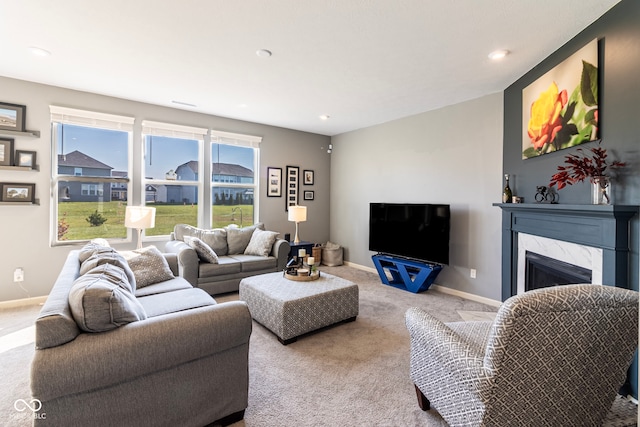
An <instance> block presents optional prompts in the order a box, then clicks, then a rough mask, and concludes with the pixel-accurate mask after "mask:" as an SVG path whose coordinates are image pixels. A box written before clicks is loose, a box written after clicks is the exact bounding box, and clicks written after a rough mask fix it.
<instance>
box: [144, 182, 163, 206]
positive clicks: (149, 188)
mask: <svg viewBox="0 0 640 427" xmlns="http://www.w3.org/2000/svg"><path fill="white" fill-rule="evenodd" d="M144 201H145V202H148V203H155V202H161V201H163V200H159V199H158V188H157V187H156V186H154V185H150V184H147V185H145V186H144Z"/></svg>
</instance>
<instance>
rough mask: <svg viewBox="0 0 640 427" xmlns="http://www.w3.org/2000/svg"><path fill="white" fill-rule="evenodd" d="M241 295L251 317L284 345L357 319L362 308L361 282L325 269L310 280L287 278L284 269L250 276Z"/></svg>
mask: <svg viewBox="0 0 640 427" xmlns="http://www.w3.org/2000/svg"><path fill="white" fill-rule="evenodd" d="M239 296H240V300H242V301H245V302H246V303H247V305H248V306H249V311H250V312H251V317H253V319H254V320H255V321H256V322H258V323H260V324H261V325H263V326H265V327H266V328H267V329H269V330H270V331H271V332H273V333H274V334H275V335H276V336H277V337H278V340H279V341H280V342H281V343H282V344H284V345H287V344H290V343H292V342H294V341H296V339H297V338H298V337H299V336H300V335H303V334H305V333H307V332H311V331H315V330H317V329H320V328H323V327H325V326H329V325H333V324H335V323H339V322H347V321H353V320H356V317H357V316H358V309H359V302H358V285H356V284H355V283H353V282H350V281H348V280H345V279H341V278H340V277H337V276H333V275H331V274H327V273H324V272H323V273H322V275H321V276H320V277H319V278H318V280H313V281H306V282H298V281H293V280H289V279H286V278H285V277H284V275H283V273H282V272H276V273H268V274H261V275H257V276H251V277H247V278H244V279H242V281H241V282H240V290H239Z"/></svg>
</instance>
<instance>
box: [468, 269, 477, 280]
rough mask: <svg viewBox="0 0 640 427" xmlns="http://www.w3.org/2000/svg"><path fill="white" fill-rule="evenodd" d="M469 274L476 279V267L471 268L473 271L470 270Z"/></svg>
mask: <svg viewBox="0 0 640 427" xmlns="http://www.w3.org/2000/svg"><path fill="white" fill-rule="evenodd" d="M469 276H470V277H471V278H472V279H475V278H476V269H475V268H472V269H471V271H470V272H469Z"/></svg>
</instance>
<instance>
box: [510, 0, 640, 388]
mask: <svg viewBox="0 0 640 427" xmlns="http://www.w3.org/2000/svg"><path fill="white" fill-rule="evenodd" d="M639 23H640V1H638V0H622V1H621V2H620V3H618V4H617V5H616V6H615V7H613V8H612V9H611V10H610V11H609V12H607V13H606V14H605V15H603V16H602V17H601V18H600V19H598V20H597V21H596V22H594V23H593V24H591V25H590V26H589V27H587V28H586V29H585V30H584V31H582V32H581V33H579V34H578V35H576V36H575V37H574V38H573V39H571V40H570V41H569V42H567V43H566V44H565V45H564V46H562V47H560V48H559V49H558V50H557V51H555V52H554V53H553V54H551V55H550V56H549V57H548V58H546V59H545V60H543V61H542V62H541V63H540V64H538V65H537V66H535V67H534V68H533V69H532V70H530V71H529V72H528V73H526V74H525V75H524V76H522V77H521V78H520V79H518V80H517V81H516V82H514V83H513V84H512V85H511V86H509V87H508V88H507V89H506V90H505V91H504V142H503V144H504V150H503V171H504V173H508V174H511V175H512V176H513V177H512V179H511V183H510V184H511V188H512V189H513V194H514V195H518V196H523V197H525V201H526V202H533V201H534V199H533V197H534V195H535V191H536V186H538V185H549V180H550V178H551V175H553V174H554V173H555V172H556V168H557V166H558V165H561V164H562V163H564V156H565V155H567V154H569V153H572V152H575V148H570V149H566V150H560V151H558V152H555V153H550V154H545V155H543V156H540V157H536V158H532V159H527V160H523V159H522V90H523V89H524V88H525V87H527V86H528V85H529V84H531V83H532V82H534V81H535V80H536V79H538V78H539V77H540V76H542V75H543V74H544V73H546V72H547V71H549V70H550V69H552V68H553V67H555V66H556V65H557V64H559V63H560V62H562V61H563V60H564V59H566V58H567V57H569V56H570V55H571V54H573V53H574V52H575V51H577V50H578V49H580V48H581V47H583V46H584V45H586V44H587V43H589V42H590V41H591V40H593V39H596V38H597V39H598V40H599V68H600V70H599V71H600V89H599V107H598V109H599V119H600V136H601V138H602V147H603V148H606V149H607V151H608V152H609V153H610V154H611V155H612V158H614V159H618V160H622V161H625V162H627V167H626V168H625V174H624V175H622V176H621V177H620V179H619V180H618V181H617V182H616V183H615V189H614V203H615V204H624V205H640V24H639ZM547 30H548V31H552V29H547ZM593 144H594V143H588V144H583V145H582V147H590V146H592V145H593ZM589 186H590V184H588V183H580V184H576V185H573V186H569V187H566V188H564V189H562V190H560V191H559V192H558V195H559V203H561V204H565V203H566V204H589V203H590V191H589V190H590V189H589ZM639 240H640V220H639V218H638V216H636V217H635V218H634V219H633V220H632V221H631V232H630V236H629V246H630V260H629V261H630V262H629V287H630V288H632V289H635V290H638V276H639V274H640V273H639V270H640V267H639V262H638V252H639V247H640V245H639ZM503 249H504V248H503ZM637 363H638V359H637V356H636V358H635V360H634V364H633V365H632V367H631V372H632V375H631V382H632V386H631V388H632V394H633V395H634V396H637V395H638V393H637V392H638V382H637V370H638V365H637Z"/></svg>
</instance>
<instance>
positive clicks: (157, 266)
mask: <svg viewBox="0 0 640 427" xmlns="http://www.w3.org/2000/svg"><path fill="white" fill-rule="evenodd" d="M121 254H122V256H123V257H124V258H125V259H126V260H127V262H128V263H129V267H131V270H132V271H133V275H134V276H135V278H136V285H137V287H138V288H144V287H145V286H149V285H152V284H154V283H158V282H163V281H165V280H171V279H173V278H174V275H173V272H172V271H171V268H170V267H169V263H167V260H166V259H165V258H164V256H163V255H162V253H161V252H160V251H159V250H158V249H157V248H156V247H155V246H147V247H145V248H142V249H136V250H133V251H122V252H121Z"/></svg>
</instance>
